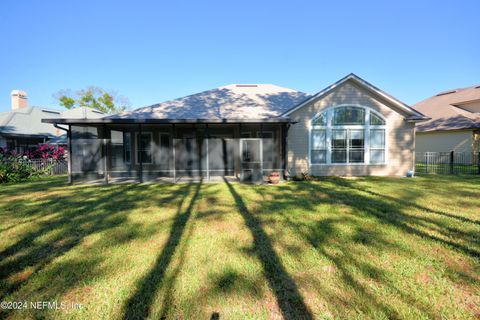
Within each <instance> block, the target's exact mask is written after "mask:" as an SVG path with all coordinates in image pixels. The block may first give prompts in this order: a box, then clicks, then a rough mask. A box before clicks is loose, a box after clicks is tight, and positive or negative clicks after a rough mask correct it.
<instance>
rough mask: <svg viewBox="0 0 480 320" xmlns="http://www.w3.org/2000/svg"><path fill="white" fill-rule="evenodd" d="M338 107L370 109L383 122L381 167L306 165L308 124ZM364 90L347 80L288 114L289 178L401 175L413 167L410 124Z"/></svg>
mask: <svg viewBox="0 0 480 320" xmlns="http://www.w3.org/2000/svg"><path fill="white" fill-rule="evenodd" d="M342 104H355V105H362V106H366V107H370V108H372V109H373V110H375V111H377V112H379V113H381V114H382V115H383V116H384V117H385V118H386V120H387V131H386V135H387V163H386V164H383V165H362V164H359V165H309V161H308V155H309V150H308V139H309V137H308V134H309V121H310V120H311V119H312V118H313V117H314V116H315V115H316V114H317V113H319V112H320V111H323V110H325V109H326V108H329V107H334V106H338V105H342ZM393 108H394V107H393V106H389V104H388V102H386V101H382V100H380V99H379V98H374V97H373V96H372V95H371V94H370V93H369V92H367V91H366V90H364V89H362V88H360V87H358V86H356V85H355V84H354V83H352V82H350V81H347V82H346V83H344V84H343V85H342V86H340V87H338V88H336V89H335V90H334V91H333V92H331V93H329V94H328V95H326V96H324V97H322V98H320V99H319V100H317V101H315V102H312V103H310V104H309V105H306V106H304V107H303V108H300V109H298V110H296V111H295V112H293V113H291V114H290V117H291V118H292V120H293V121H296V122H297V123H296V124H294V125H292V127H291V128H290V130H289V135H288V169H289V170H290V172H291V174H292V175H300V174H301V173H302V172H309V173H310V174H311V175H314V176H324V175H338V176H363V175H397V176H404V175H405V174H406V173H407V171H408V170H412V169H413V168H414V150H415V134H414V124H413V123H409V122H407V121H405V120H404V118H405V116H404V115H403V114H401V113H400V111H395V110H394V109H393Z"/></svg>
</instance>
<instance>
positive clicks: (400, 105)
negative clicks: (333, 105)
mask: <svg viewBox="0 0 480 320" xmlns="http://www.w3.org/2000/svg"><path fill="white" fill-rule="evenodd" d="M348 80H353V81H355V82H357V83H358V84H359V85H361V86H362V87H364V88H366V89H368V90H370V91H373V92H374V93H376V94H377V95H379V96H380V97H382V98H383V99H385V100H387V101H388V102H390V103H392V104H393V105H395V106H397V107H398V108H399V109H402V110H403V111H406V112H407V113H409V114H411V115H416V116H418V117H421V118H424V117H425V116H424V115H422V114H421V113H419V112H417V111H416V110H414V109H413V108H411V107H409V106H407V105H406V104H404V103H403V102H401V101H400V100H397V99H396V98H394V97H392V96H390V95H388V94H386V93H385V92H383V91H382V90H380V89H378V88H376V87H375V86H373V85H372V84H370V83H368V82H367V81H365V80H363V79H362V78H360V77H358V76H357V75H355V74H353V73H351V74H349V75H348V76H346V77H344V78H343V79H340V80H339V81H337V82H335V83H334V84H332V85H330V86H328V87H326V88H325V89H323V90H321V91H320V92H318V93H316V94H314V95H313V96H311V97H310V98H309V99H307V100H305V101H303V102H302V103H300V104H299V105H297V106H296V107H293V108H292V109H290V110H287V111H286V112H284V113H282V114H281V116H288V115H290V114H291V113H292V112H295V111H297V110H298V109H300V108H303V107H304V106H305V105H307V104H309V103H311V102H313V101H315V100H317V99H319V98H320V97H321V96H323V95H325V94H327V93H329V92H330V91H332V90H334V89H335V88H337V87H339V86H340V85H342V84H343V83H345V82H347V81H348Z"/></svg>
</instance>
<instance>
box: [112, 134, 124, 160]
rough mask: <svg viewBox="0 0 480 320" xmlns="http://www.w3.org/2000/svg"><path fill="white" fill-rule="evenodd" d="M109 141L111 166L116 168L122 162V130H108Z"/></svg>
mask: <svg viewBox="0 0 480 320" xmlns="http://www.w3.org/2000/svg"><path fill="white" fill-rule="evenodd" d="M110 141H111V150H112V167H113V168H117V167H120V166H121V165H122V164H123V142H124V139H123V132H121V131H117V130H110Z"/></svg>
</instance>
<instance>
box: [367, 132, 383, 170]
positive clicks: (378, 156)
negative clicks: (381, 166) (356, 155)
mask: <svg viewBox="0 0 480 320" xmlns="http://www.w3.org/2000/svg"><path fill="white" fill-rule="evenodd" d="M384 162H385V129H370V163H384Z"/></svg>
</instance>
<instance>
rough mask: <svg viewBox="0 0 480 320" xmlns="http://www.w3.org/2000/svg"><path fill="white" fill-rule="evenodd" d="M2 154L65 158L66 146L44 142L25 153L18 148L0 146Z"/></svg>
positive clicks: (28, 157)
mask: <svg viewBox="0 0 480 320" xmlns="http://www.w3.org/2000/svg"><path fill="white" fill-rule="evenodd" d="M0 155H4V156H13V157H17V156H22V157H24V158H27V159H65V148H64V147H61V146H54V145H51V144H47V143H42V144H39V145H38V147H37V148H33V149H28V150H26V151H24V152H23V153H19V152H17V151H16V150H7V149H3V148H0Z"/></svg>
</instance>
